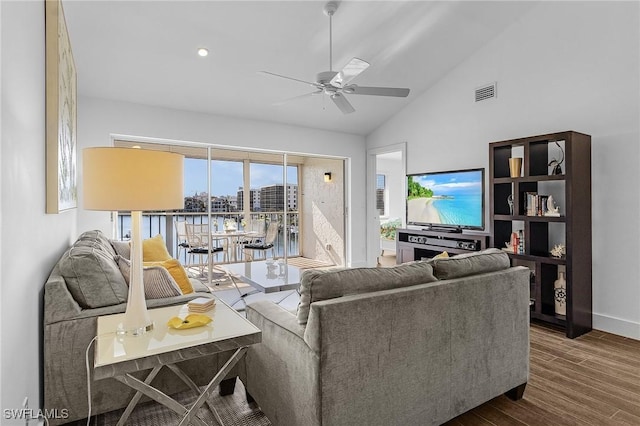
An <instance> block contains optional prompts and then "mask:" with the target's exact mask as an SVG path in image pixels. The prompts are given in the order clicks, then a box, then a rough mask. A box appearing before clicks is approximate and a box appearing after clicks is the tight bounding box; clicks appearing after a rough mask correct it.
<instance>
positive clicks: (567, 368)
mask: <svg viewBox="0 0 640 426" xmlns="http://www.w3.org/2000/svg"><path fill="white" fill-rule="evenodd" d="M446 425H447V426H460V425H465V426H467V425H544V426H548V425H554V426H557V425H597V426H604V425H634V426H640V341H638V340H633V339H627V338H625V337H620V336H616V335H613V334H608V333H603V332H601V331H592V332H590V333H588V334H586V335H584V336H581V337H579V338H577V339H573V340H572V339H567V338H566V337H565V336H564V333H562V332H560V331H556V330H552V329H549V328H546V327H543V326H540V325H536V324H532V326H531V365H530V378H529V383H528V384H527V388H526V390H525V392H524V398H523V399H521V400H519V401H511V400H510V399H508V398H507V397H505V396H504V395H502V396H500V397H498V398H495V399H493V400H491V401H489V402H487V403H486V404H483V405H481V406H480V407H477V408H475V409H473V410H471V411H469V412H467V413H465V414H463V415H461V416H459V417H456V418H455V419H453V420H451V421H449V422H447V423H446Z"/></svg>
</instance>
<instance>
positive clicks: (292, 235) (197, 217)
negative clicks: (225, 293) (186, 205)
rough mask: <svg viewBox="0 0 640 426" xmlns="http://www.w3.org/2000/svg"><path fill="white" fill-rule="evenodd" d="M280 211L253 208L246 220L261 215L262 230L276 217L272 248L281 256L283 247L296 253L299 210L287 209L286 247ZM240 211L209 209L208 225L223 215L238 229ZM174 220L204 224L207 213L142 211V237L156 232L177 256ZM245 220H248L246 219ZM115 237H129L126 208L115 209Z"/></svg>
mask: <svg viewBox="0 0 640 426" xmlns="http://www.w3.org/2000/svg"><path fill="white" fill-rule="evenodd" d="M284 214H285V213H284V212H283V211H277V212H254V213H251V217H250V219H249V220H256V219H264V220H265V231H266V227H267V226H269V223H271V222H273V221H276V222H278V223H279V224H280V229H279V230H278V235H277V237H276V241H275V243H274V244H275V249H276V254H277V256H278V257H284V255H285V249H286V256H287V257H295V256H300V254H301V253H300V248H299V241H300V238H299V237H300V235H299V229H300V228H299V214H298V212H287V213H286V214H287V229H286V231H287V241H288V243H287V247H285V228H284V226H283V223H284V220H283V218H284ZM243 218H244V213H242V212H223V213H222V212H214V213H211V219H212V222H213V227H212V229H219V230H222V229H223V224H224V221H225V220H226V219H232V220H235V221H236V223H237V224H238V230H240V231H242V230H243V228H244V225H243V224H244V223H245V222H244V221H243ZM177 221H186V222H187V223H194V224H204V223H208V221H209V217H208V215H207V214H206V213H187V212H180V213H173V212H166V213H164V212H162V213H161V212H158V213H144V212H143V213H142V226H141V227H142V238H151V237H154V236H156V235H158V234H160V235H162V237H163V238H164V240H165V242H166V244H167V247H168V248H169V252H170V253H172V255H173V256H174V257H177V253H178V250H177V243H178V238H177V234H176V228H175V225H174V223H175V222H177ZM247 222H248V221H247ZM117 233H118V236H117V238H118V239H120V240H128V239H129V238H130V237H131V214H130V212H119V213H118V222H117ZM180 257H181V258H180V259H178V260H180V261H181V262H183V263H184V262H185V261H186V259H185V254H184V251H183V252H182V255H181V256H180Z"/></svg>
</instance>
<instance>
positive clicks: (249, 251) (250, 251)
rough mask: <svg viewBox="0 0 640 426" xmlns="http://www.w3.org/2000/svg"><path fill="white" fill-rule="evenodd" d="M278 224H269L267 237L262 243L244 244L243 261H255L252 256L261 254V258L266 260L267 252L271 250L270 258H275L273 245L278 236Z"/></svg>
mask: <svg viewBox="0 0 640 426" xmlns="http://www.w3.org/2000/svg"><path fill="white" fill-rule="evenodd" d="M278 227H279V224H278V222H271V223H270V224H269V227H268V228H267V235H266V236H265V237H264V241H262V242H258V243H249V244H245V246H244V248H243V251H244V256H245V259H246V260H247V261H248V262H251V261H253V260H254V259H255V256H254V254H255V253H256V252H257V253H260V252H261V253H262V256H261V258H262V257H263V258H264V259H266V258H267V250H271V257H275V255H276V250H275V246H274V243H275V241H276V237H277V236H278Z"/></svg>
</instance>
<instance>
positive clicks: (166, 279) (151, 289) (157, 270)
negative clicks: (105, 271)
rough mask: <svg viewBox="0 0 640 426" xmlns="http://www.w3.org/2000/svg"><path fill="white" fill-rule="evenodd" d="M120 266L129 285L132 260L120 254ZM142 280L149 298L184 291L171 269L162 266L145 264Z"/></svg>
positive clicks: (173, 294) (177, 294)
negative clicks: (170, 271) (172, 274)
mask: <svg viewBox="0 0 640 426" xmlns="http://www.w3.org/2000/svg"><path fill="white" fill-rule="evenodd" d="M117 261H118V266H119V267H120V271H121V272H122V276H123V277H124V280H125V281H126V282H127V285H130V282H129V276H130V273H131V262H130V261H129V259H125V258H124V257H122V256H118V259H117ZM142 282H143V284H144V297H145V298H147V299H162V298H165V297H173V296H180V295H181V294H182V291H181V290H180V287H178V284H176V281H175V280H174V279H173V277H172V276H171V274H170V273H169V271H168V270H167V269H166V268H164V267H162V266H145V267H144V268H143V269H142Z"/></svg>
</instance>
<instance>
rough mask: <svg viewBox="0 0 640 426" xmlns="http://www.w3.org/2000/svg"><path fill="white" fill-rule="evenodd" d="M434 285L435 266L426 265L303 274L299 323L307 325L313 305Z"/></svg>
mask: <svg viewBox="0 0 640 426" xmlns="http://www.w3.org/2000/svg"><path fill="white" fill-rule="evenodd" d="M433 281H436V277H435V276H434V275H433V269H432V266H431V265H430V264H429V263H428V262H426V261H425V262H422V261H419V262H411V263H404V264H402V265H397V266H392V267H389V268H347V269H343V268H341V269H328V270H319V269H308V270H306V271H304V272H303V273H302V277H301V280H300V303H299V304H298V312H297V318H298V323H300V324H306V323H307V319H308V318H309V309H310V305H311V304H312V303H313V302H317V301H320V300H327V299H334V298H336V297H342V296H346V295H349V294H359V293H368V292H372V291H380V290H388V289H392V288H400V287H408V286H412V285H416V284H424V283H429V282H433Z"/></svg>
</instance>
